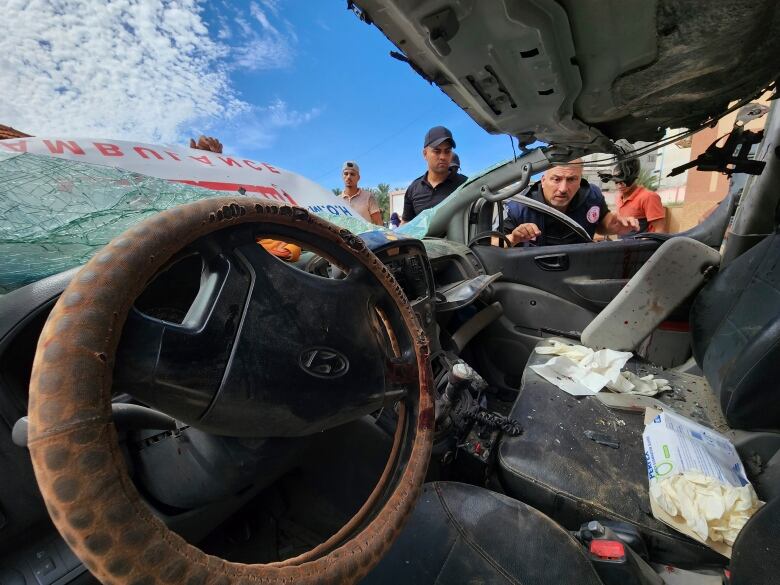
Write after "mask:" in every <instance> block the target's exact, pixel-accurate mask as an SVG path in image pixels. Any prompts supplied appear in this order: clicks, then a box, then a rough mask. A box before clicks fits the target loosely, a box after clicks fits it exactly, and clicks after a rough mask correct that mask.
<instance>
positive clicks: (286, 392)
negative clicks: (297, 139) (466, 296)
mask: <svg viewBox="0 0 780 585" xmlns="http://www.w3.org/2000/svg"><path fill="white" fill-rule="evenodd" d="M257 235H270V236H274V237H276V238H277V239H281V240H284V241H294V242H295V243H300V244H301V245H304V246H306V247H307V248H309V249H315V250H317V251H318V253H320V254H321V255H323V256H325V257H327V258H328V259H329V260H330V261H332V262H334V263H335V264H338V265H340V266H341V267H343V268H344V269H345V270H346V271H347V272H348V275H347V277H346V278H345V279H343V280H341V281H333V280H329V279H323V278H320V277H318V276H314V275H310V274H307V273H305V272H303V271H301V270H299V269H297V268H294V267H291V266H288V265H286V264H285V263H283V262H281V261H279V260H278V259H275V258H273V257H272V256H271V255H270V254H268V253H267V252H266V251H265V250H264V249H263V248H262V247H261V246H259V245H257V244H255V237H256V236H257ZM204 242H205V244H204ZM193 243H195V245H196V247H197V246H201V247H203V246H205V247H206V248H209V247H210V248H211V249H214V248H215V247H216V248H217V249H218V253H217V254H216V255H215V256H214V258H217V259H218V258H221V259H222V260H224V261H226V262H228V263H233V265H232V268H230V269H227V270H221V269H218V268H214V266H219V265H220V262H217V261H216V260H214V258H212V261H213V262H212V261H206V262H205V267H204V275H203V277H202V279H201V284H202V285H203V284H204V283H208V282H210V281H213V280H215V279H216V280H219V278H223V282H222V284H220V285H219V286H211V287H209V286H205V287H202V288H205V289H206V293H205V294H206V299H205V300H204V299H200V296H201V295H200V294H199V295H198V298H196V300H195V302H194V303H193V306H196V305H198V304H199V303H201V304H202V305H203V307H202V308H204V310H202V311H200V312H198V311H195V314H194V315H193V316H192V319H193V320H194V323H193V324H192V327H183V326H181V327H180V329H181V330H182V331H180V333H182V335H184V334H185V333H188V334H189V336H190V337H189V338H188V339H187V340H185V341H183V343H184V344H185V345H186V347H188V348H191V347H196V348H198V350H197V351H195V352H191V354H189V355H188V356H185V358H184V361H183V362H182V363H188V364H190V368H191V370H194V372H193V371H186V368H184V370H185V371H182V372H179V373H178V374H171V376H173V377H174V379H173V380H172V381H173V384H172V385H169V386H166V388H171V387H172V386H175V384H176V383H177V382H181V383H182V384H184V385H185V386H186V384H190V388H194V390H192V391H193V392H194V394H193V395H192V396H190V398H191V399H192V400H194V402H197V401H198V400H202V399H203V397H204V396H206V395H207V394H204V393H209V392H210V393H211V400H210V403H209V405H208V408H207V409H206V410H205V411H200V412H197V414H196V410H195V409H193V408H192V404H191V403H190V404H189V406H187V405H186V404H185V405H182V404H181V403H182V402H185V403H186V402H187V401H182V400H171V399H170V397H168V398H166V397H164V396H163V397H159V396H158V397H157V398H156V402H155V399H154V397H152V400H151V401H150V402H151V403H152V404H153V405H154V404H157V405H158V406H159V407H160V409H161V410H164V411H165V412H166V413H167V414H169V415H171V416H173V417H174V418H178V419H180V420H184V421H185V422H188V423H189V424H192V425H193V426H196V427H199V428H203V429H205V430H208V431H210V432H215V433H219V434H225V435H244V436H246V435H253V436H300V435H306V434H311V433H315V432H319V431H321V430H323V429H325V428H330V427H332V426H335V425H338V424H341V423H344V422H346V421H348V420H353V419H355V418H357V417H359V416H362V415H363V414H365V413H367V412H372V411H373V410H375V409H376V407H377V405H378V404H381V403H383V401H385V400H390V401H392V402H395V401H396V400H400V408H399V422H398V426H397V428H396V434H395V438H394V443H393V448H392V450H391V454H390V457H389V460H388V462H387V465H386V467H385V469H384V472H383V474H382V476H381V478H380V479H379V482H378V483H377V486H376V488H375V489H374V491H373V492H372V494H371V495H370V496H369V499H368V500H367V501H366V502H365V504H364V505H363V506H362V508H361V509H360V510H359V511H358V512H357V514H356V515H355V516H354V517H353V518H352V519H351V520H350V521H349V522H348V523H347V524H346V525H345V526H344V527H343V528H342V529H340V530H339V531H338V532H337V533H336V534H334V535H333V536H332V537H331V538H329V539H328V540H327V541H326V542H324V543H322V544H320V545H318V546H317V547H316V548H314V549H313V550H311V551H309V552H307V553H304V554H303V555H300V556H298V557H296V558H293V559H287V560H285V561H280V562H276V563H271V564H268V565H244V564H239V563H233V562H229V561H226V560H223V559H219V558H216V557H213V556H209V555H206V554H205V553H203V552H202V551H200V550H199V549H197V548H196V547H194V546H192V545H190V544H188V543H187V542H185V541H184V540H183V539H182V538H181V537H179V536H178V535H176V534H175V533H173V532H171V531H170V530H169V529H168V528H167V527H166V526H165V524H164V523H163V522H162V521H160V520H159V519H158V518H157V517H156V516H154V514H153V513H152V512H151V511H150V510H149V508H148V507H147V505H146V504H145V503H144V501H143V500H142V499H141V496H140V495H139V494H138V492H137V490H136V488H135V486H134V485H133V483H132V481H131V480H130V477H129V475H128V472H127V468H126V464H125V460H124V457H123V455H122V452H121V451H120V447H119V445H118V440H117V433H116V429H115V427H114V425H113V422H112V420H111V405H110V398H111V392H112V382H113V375H114V366H115V360H116V351H117V347H118V345H119V344H120V334H121V333H122V329H123V327H124V325H125V322H126V319H127V316H128V313H130V312H132V313H133V314H136V313H138V311H137V309H135V308H133V303H134V301H135V299H136V298H137V297H138V296H139V295H140V294H141V292H142V291H143V290H144V289H145V287H146V286H147V284H148V283H149V280H150V279H151V278H152V277H153V276H154V275H155V274H156V273H157V272H158V271H159V270H160V269H161V268H162V267H163V266H165V265H166V263H167V262H169V260H170V259H171V258H172V257H174V256H175V255H176V254H177V253H178V252H179V251H180V250H182V249H183V248H184V247H186V246H187V245H190V244H193ZM209 266H211V267H209ZM242 271H243V272H245V273H246V272H249V273H251V278H248V279H246V278H244V279H243V280H242V279H241V278H238V275H239V273H241V272H242ZM242 283H243V285H242ZM242 286H243V287H244V288H243V289H242ZM318 307H320V308H322V307H324V308H326V309H332V314H331V313H329V312H328V311H319V310H317V308H318ZM339 307H341V308H339ZM344 307H348V309H347V308H344ZM236 311H237V313H236ZM190 312H192V310H191V311H190ZM231 314H232V315H236V314H237V315H238V316H239V317H240V318H237V317H235V316H234V317H233V318H232V319H230V318H228V317H226V315H231ZM188 315H189V313H188ZM188 318H189V317H188ZM186 321H187V320H185V322H186ZM226 324H227V325H226ZM155 325H156V326H158V327H163V325H160V323H159V322H157V323H155V322H154V320H148V319H147V320H144V319H141V321H140V325H139V326H140V327H141V329H142V330H144V328H146V333H149V332H152V333H154V334H155V335H161V336H162V337H165V333H166V331H161V330H154V328H153V327H154V326H155ZM168 330H169V331H172V330H173V329H171V328H170V327H169V328H168ZM218 331H221V332H222V335H227V336H228V340H227V341H223V342H221V343H217V344H214V343H210V342H209V337H213V336H214V335H215V332H218ZM128 333H132V331H131V330H130V329H129V331H128ZM132 337H133V336H132V335H131V338H132ZM258 338H260V340H258ZM146 339H147V341H148V338H146ZM263 339H265V340H266V341H263ZM274 342H275V343H276V345H274ZM122 343H123V345H124V344H125V341H124V340H123V342H122ZM129 343H130V347H134V344H136V343H137V341H133V340H132V339H131V340H130V341H129ZM226 344H227V345H228V346H230V347H232V349H231V351H230V352H229V354H230V359H227V360H225V359H224V355H223V353H220V351H222V350H224V346H225V345H226ZM279 345H281V347H282V348H283V351H279ZM135 347H136V349H139V350H140V349H142V348H143V345H135ZM366 348H368V349H366ZM257 352H259V353H257ZM130 353H132V352H130ZM174 353H175V352H174ZM250 354H251V355H250ZM428 354H429V349H428V344H427V340H426V338H425V335H424V333H423V331H422V329H421V328H420V327H419V325H418V324H417V321H416V319H415V317H414V314H413V312H412V309H411V307H410V306H409V303H408V301H407V299H406V297H405V295H404V293H403V291H402V290H401V288H400V287H399V286H398V284H397V282H396V281H395V280H394V279H393V277H392V276H391V274H390V273H389V272H388V270H387V268H386V267H385V266H384V265H383V264H382V263H381V262H380V261H379V260H378V259H377V258H376V256H374V255H373V254H372V253H371V252H370V251H369V250H368V249H367V248H366V246H365V244H364V243H363V241H362V240H360V239H359V238H357V237H356V236H354V235H352V234H351V233H350V232H348V231H347V230H343V229H340V228H338V227H336V226H334V225H332V224H329V223H327V222H325V221H324V220H321V219H319V218H317V217H315V216H313V215H311V214H310V213H309V212H307V211H306V210H304V209H301V208H297V207H289V206H280V205H277V204H273V203H270V202H266V201H264V200H263V201H261V200H258V199H255V198H248V197H247V198H245V197H235V198H214V199H204V200H201V201H198V202H195V203H191V204H187V205H184V206H181V207H176V208H173V209H170V210H168V211H165V212H163V213H160V214H157V215H155V216H153V217H151V218H149V219H147V220H145V221H144V222H142V223H140V224H138V225H136V226H135V227H133V228H131V229H129V230H128V231H126V232H125V233H124V234H122V235H120V236H118V237H117V238H115V239H114V240H113V241H112V242H111V243H110V244H108V245H107V246H106V247H105V248H104V249H103V250H101V251H100V252H99V253H98V254H97V255H96V256H94V257H93V258H92V259H91V260H90V261H89V262H88V263H87V264H86V265H85V266H84V267H83V268H82V270H81V271H80V272H79V273H78V274H77V275H76V276H75V277H74V279H73V280H72V281H71V283H70V285H69V286H68V287H67V289H66V290H65V292H64V293H63V294H62V296H61V297H60V299H59V301H58V302H57V304H56V306H55V307H54V309H53V310H52V312H51V314H50V316H49V318H48V320H47V322H46V325H45V326H44V329H43V332H42V333H41V337H40V339H39V342H38V348H37V352H36V355H35V361H34V365H33V372H32V378H31V384H30V399H29V420H30V427H29V449H30V454H31V456H32V462H33V467H34V470H35V475H36V479H37V481H38V485H39V487H40V490H41V494H42V495H43V498H44V501H45V503H46V506H47V508H48V511H49V514H50V516H51V518H52V520H53V522H54V524H55V526H56V527H57V529H58V530H59V532H60V534H62V536H63V538H64V539H65V541H66V542H67V543H68V545H69V546H70V547H71V549H73V551H74V552H75V553H76V555H78V557H79V558H80V559H81V560H82V561H83V562H84V564H85V565H86V566H87V568H88V569H89V570H90V571H91V572H92V573H93V574H94V575H95V576H96V577H97V578H98V579H99V580H100V581H101V582H103V583H138V584H147V583H148V584H152V583H176V584H188V585H198V584H204V585H205V584H220V585H228V584H239V583H241V584H243V583H260V582H262V583H292V582H295V583H315V582H316V583H321V582H335V581H339V582H345V583H354V582H356V581H358V580H359V579H361V578H362V577H363V576H365V575H366V574H367V573H368V572H369V571H370V570H371V568H373V566H374V565H375V564H376V563H377V562H378V561H379V559H380V558H381V557H382V556H383V554H384V553H385V552H386V551H387V550H388V549H389V547H390V545H391V544H392V542H393V541H394V540H395V537H396V536H397V535H398V533H399V532H400V530H401V527H402V525H403V523H404V521H405V519H406V518H407V517H408V515H409V513H410V512H411V510H412V508H413V506H414V503H415V501H416V498H417V496H418V494H419V491H420V487H421V485H422V483H423V481H424V478H425V473H426V470H427V465H428V460H429V458H430V451H431V443H432V436H433V424H434V405H433V400H432V395H431V379H432V375H431V371H430V364H429V363H428V359H427V358H428ZM123 355H129V354H128V353H124V354H123ZM196 356H197V357H196ZM198 360H199V361H198ZM363 362H366V363H363ZM174 363H175V362H174ZM201 366H202V367H201ZM250 366H254V368H252V367H250ZM171 369H172V368H167V369H165V371H166V372H170V371H171ZM201 371H205V372H207V373H208V375H207V378H208V379H209V380H212V379H217V378H219V379H220V380H226V381H229V380H232V383H229V384H226V385H224V386H221V387H216V388H215V387H214V386H213V385H209V384H202V385H198V383H197V379H196V378H197V377H198V376H199V374H198V372H201ZM377 372H379V374H377ZM158 373H159V372H158ZM138 374H139V377H142V374H143V372H139V373H138ZM177 376H178V377H177ZM193 379H195V381H194V382H193ZM236 384H238V385H239V386H240V387H239V388H238V390H239V391H236ZM139 386H141V387H142V386H143V384H140V385H139ZM141 392H142V393H143V391H141ZM198 392H200V394H198ZM160 393H161V391H158V392H156V394H160ZM152 394H155V393H154V392H150V393H149V396H151V395H152ZM149 396H146V398H147V399H148V398H149Z"/></svg>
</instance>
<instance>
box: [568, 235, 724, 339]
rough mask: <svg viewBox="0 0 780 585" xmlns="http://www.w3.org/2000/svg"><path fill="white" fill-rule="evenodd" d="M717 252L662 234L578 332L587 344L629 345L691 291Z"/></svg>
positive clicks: (701, 281) (715, 260)
mask: <svg viewBox="0 0 780 585" xmlns="http://www.w3.org/2000/svg"><path fill="white" fill-rule="evenodd" d="M719 262H720V254H718V251H717V250H713V249H712V248H710V247H709V246H707V245H705V244H702V243H701V242H697V241H696V240H692V239H690V238H685V237H673V238H670V239H668V240H666V241H665V242H664V243H663V244H661V246H660V247H659V248H658V249H657V250H656V251H655V253H653V255H652V256H651V257H650V259H649V260H648V261H647V262H646V263H645V264H644V265H643V266H642V268H640V269H639V270H638V271H637V273H636V274H634V276H632V277H631V280H629V281H628V283H627V284H626V286H624V287H623V289H622V290H621V291H620V292H619V293H618V294H617V295H616V296H615V298H614V299H612V300H611V301H610V303H609V304H608V305H607V306H606V307H604V309H603V310H602V311H601V312H600V313H599V314H598V315H596V317H595V318H594V319H593V321H591V322H590V324H589V325H588V326H587V327H586V328H585V330H584V331H583V332H582V336H581V339H582V343H583V345H586V346H588V347H592V348H593V349H604V348H609V349H615V350H620V351H633V350H634V349H636V348H637V347H638V346H639V344H640V343H642V341H643V340H644V339H645V338H647V336H648V335H650V334H651V333H652V332H653V331H654V330H655V328H656V327H658V325H660V324H661V322H662V321H664V319H666V318H667V317H668V316H669V315H670V314H671V313H672V311H674V310H675V309H676V308H677V307H678V306H680V304H682V303H683V301H685V299H687V298H688V297H690V296H691V295H692V294H693V293H694V292H696V291H697V290H698V289H699V288H700V287H701V286H702V284H704V280H705V278H706V274H707V272H708V269H710V267H713V266H717V265H718V264H719Z"/></svg>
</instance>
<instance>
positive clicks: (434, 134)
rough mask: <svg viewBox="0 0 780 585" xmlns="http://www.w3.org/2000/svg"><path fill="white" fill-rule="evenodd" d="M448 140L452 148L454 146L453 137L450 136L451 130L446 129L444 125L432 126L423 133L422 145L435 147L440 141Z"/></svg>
mask: <svg viewBox="0 0 780 585" xmlns="http://www.w3.org/2000/svg"><path fill="white" fill-rule="evenodd" d="M447 140H449V141H450V142H451V143H452V148H455V139H454V138H453V137H452V132H450V131H449V130H447V129H446V128H445V127H444V126H434V127H433V128H431V129H430V130H428V132H426V134H425V144H423V147H428V146H430V147H432V148H436V147H437V146H439V145H440V144H441V143H442V142H446V141H447Z"/></svg>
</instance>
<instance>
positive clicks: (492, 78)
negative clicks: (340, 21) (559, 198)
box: [355, 0, 780, 151]
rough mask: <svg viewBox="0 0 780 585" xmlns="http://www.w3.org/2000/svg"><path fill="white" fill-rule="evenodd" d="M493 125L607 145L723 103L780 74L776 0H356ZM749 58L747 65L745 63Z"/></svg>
mask: <svg viewBox="0 0 780 585" xmlns="http://www.w3.org/2000/svg"><path fill="white" fill-rule="evenodd" d="M355 4H357V5H359V6H360V7H361V8H362V9H364V10H365V11H366V13H367V16H368V20H369V21H372V22H374V23H375V24H376V25H377V26H378V27H379V28H380V29H381V30H382V31H383V32H384V33H385V35H386V36H387V37H388V38H389V39H390V40H391V41H392V42H393V43H395V45H396V46H397V47H399V48H400V49H401V50H402V51H403V52H404V54H405V55H406V57H407V58H408V59H409V61H410V63H411V64H412V66H413V67H415V68H416V69H417V70H418V73H420V74H421V75H423V77H425V78H426V79H428V80H430V81H431V82H433V83H436V84H437V85H439V87H440V88H441V89H442V90H443V91H444V92H445V93H446V94H447V95H449V96H450V97H451V98H452V99H453V100H454V101H455V102H456V103H457V104H458V105H459V106H460V107H461V108H463V109H464V111H466V113H468V114H469V115H470V116H471V117H472V118H473V119H474V120H475V121H476V122H477V123H478V124H480V125H481V126H482V127H483V128H484V129H485V130H487V131H488V132H492V133H501V132H504V133H509V134H512V135H515V136H518V137H519V138H520V139H521V140H522V141H524V142H531V141H532V140H533V139H535V138H536V139H540V140H543V141H545V142H549V143H557V144H568V145H577V146H579V147H584V148H586V149H587V150H591V151H598V150H599V149H601V150H606V149H607V145H606V143H605V141H604V135H606V136H608V137H609V138H612V139H616V138H628V139H629V140H654V139H657V138H659V137H660V136H661V135H662V133H663V130H664V129H665V128H667V127H672V128H679V127H691V126H696V125H698V124H700V123H701V122H703V121H704V120H707V119H708V118H710V117H711V116H718V115H720V114H721V113H722V112H723V111H724V110H725V109H726V108H727V107H728V104H729V102H730V101H731V100H733V99H736V98H743V97H746V96H752V95H755V94H757V93H759V92H760V90H761V89H762V88H764V87H766V86H767V85H768V84H769V83H770V82H771V81H773V80H774V79H776V78H777V75H778V72H779V71H780V65H779V64H778V62H777V59H776V58H775V57H776V56H777V55H780V34H778V33H780V8H779V7H778V4H777V2H776V1H775V0H758V1H756V2H751V3H744V2H738V1H737V0H717V1H712V0H691V1H689V2H682V3H681V2H677V1H675V0H659V1H658V2H653V1H646V0H594V1H590V2H577V1H575V0H559V1H558V2H556V1H554V0H479V1H476V0H461V1H459V2H451V1H447V0H427V1H424V2H417V1H414V0H388V1H381V2H380V1H379V0H358V1H357V2H355ZM746 64H747V66H746Z"/></svg>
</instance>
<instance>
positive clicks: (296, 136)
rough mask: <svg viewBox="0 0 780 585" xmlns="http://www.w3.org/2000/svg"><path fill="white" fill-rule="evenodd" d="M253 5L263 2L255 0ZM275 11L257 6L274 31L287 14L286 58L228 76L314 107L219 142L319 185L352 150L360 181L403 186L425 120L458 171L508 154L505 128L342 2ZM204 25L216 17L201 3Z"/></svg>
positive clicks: (301, 0) (259, 94) (283, 5)
mask: <svg viewBox="0 0 780 585" xmlns="http://www.w3.org/2000/svg"><path fill="white" fill-rule="evenodd" d="M245 6H246V11H247V13H248V14H249V16H250V17H251V11H250V7H251V3H246V4H245ZM260 6H261V8H266V7H265V6H263V5H262V4H261V5H260ZM276 6H278V12H279V14H278V15H274V14H273V11H272V10H265V13H266V16H267V17H268V18H269V19H270V20H271V22H272V24H273V23H275V26H276V27H277V29H278V30H280V31H283V30H285V28H286V26H287V24H282V21H287V23H289V27H290V28H291V30H292V31H294V34H295V37H297V41H293V42H291V47H290V52H291V57H290V59H289V62H288V63H286V64H284V65H283V66H280V67H279V68H276V69H270V70H261V71H247V70H236V71H234V72H233V73H232V75H231V79H232V80H233V82H234V84H235V87H236V88H237V90H238V91H239V92H240V97H241V99H243V100H246V101H248V102H252V103H259V104H262V103H264V101H267V100H268V98H278V99H280V100H283V101H284V102H285V103H286V104H287V105H288V106H289V107H290V108H291V109H292V110H294V111H296V112H306V113H311V112H313V113H314V115H312V116H311V118H310V119H309V120H307V121H305V122H302V123H300V124H299V125H296V126H294V127H286V128H284V129H282V130H280V131H278V132H277V133H276V135H275V137H274V139H273V142H272V143H271V144H269V145H267V146H265V147H261V148H253V147H252V146H250V145H248V144H245V143H242V144H240V145H238V144H235V142H236V138H235V135H236V134H240V133H241V131H240V129H238V128H236V129H235V133H234V131H233V130H232V128H231V131H230V132H229V133H227V134H224V135H223V136H224V139H225V142H226V144H228V145H229V146H231V147H232V146H234V144H235V146H236V147H239V148H240V149H241V150H242V151H243V150H246V152H247V153H248V154H249V155H251V156H254V157H256V158H262V157H265V158H269V159H272V160H273V162H276V163H277V164H279V165H280V166H282V167H284V168H287V169H290V170H294V171H297V172H300V173H301V174H303V175H306V176H307V177H309V178H311V179H313V180H315V181H317V182H319V183H322V184H324V185H326V186H328V187H336V186H341V177H340V171H341V163H342V162H343V161H344V160H347V159H355V160H356V161H357V162H358V164H359V165H360V168H361V184H363V185H364V186H375V185H376V184H378V183H381V182H385V183H389V184H390V185H391V186H392V187H396V186H405V185H406V183H408V182H409V181H410V180H411V179H414V178H415V177H417V176H419V175H421V174H422V173H423V172H424V170H425V166H424V161H423V160H422V156H421V150H422V140H423V136H424V135H425V132H426V130H427V129H428V128H429V127H430V126H435V125H439V124H441V125H445V126H447V127H448V128H450V130H452V132H453V134H454V136H455V139H456V142H457V144H458V148H457V152H458V153H459V156H460V158H461V162H462V165H463V171H464V172H465V173H474V172H476V171H479V170H481V169H483V168H485V167H487V166H489V165H491V164H494V163H495V162H497V161H498V160H503V159H506V158H509V157H511V152H512V149H511V144H510V142H509V138H508V137H506V136H492V135H490V134H488V133H487V132H485V131H484V130H482V128H480V127H479V126H478V125H477V124H476V123H475V122H474V121H473V120H471V118H469V117H468V116H467V115H465V114H464V113H463V111H462V110H461V109H460V108H458V107H457V106H456V105H455V104H454V103H453V102H452V101H451V100H450V99H449V97H447V96H446V95H445V94H444V93H442V92H441V91H440V90H439V89H438V88H437V87H435V86H431V85H430V84H428V83H427V82H426V81H424V80H423V79H422V78H420V77H419V76H418V75H417V74H416V73H414V72H413V71H412V70H411V68H410V67H409V66H408V65H407V64H405V63H401V62H399V61H397V60H395V59H393V58H391V57H390V56H389V52H390V51H391V50H397V49H395V47H394V46H393V45H392V43H390V42H389V41H388V40H387V39H386V38H385V37H384V35H382V33H381V32H380V31H379V29H377V28H376V27H374V26H369V25H366V24H365V23H363V22H361V21H360V20H359V19H358V18H357V17H356V16H355V14H353V13H352V12H350V11H348V10H346V2H345V1H344V0H318V1H317V2H311V1H310V0H287V1H280V2H278V3H276ZM206 20H207V22H209V26H213V25H214V24H215V23H216V22H218V21H217V19H216V18H215V16H214V15H213V13H212V10H208V11H207V13H206Z"/></svg>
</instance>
